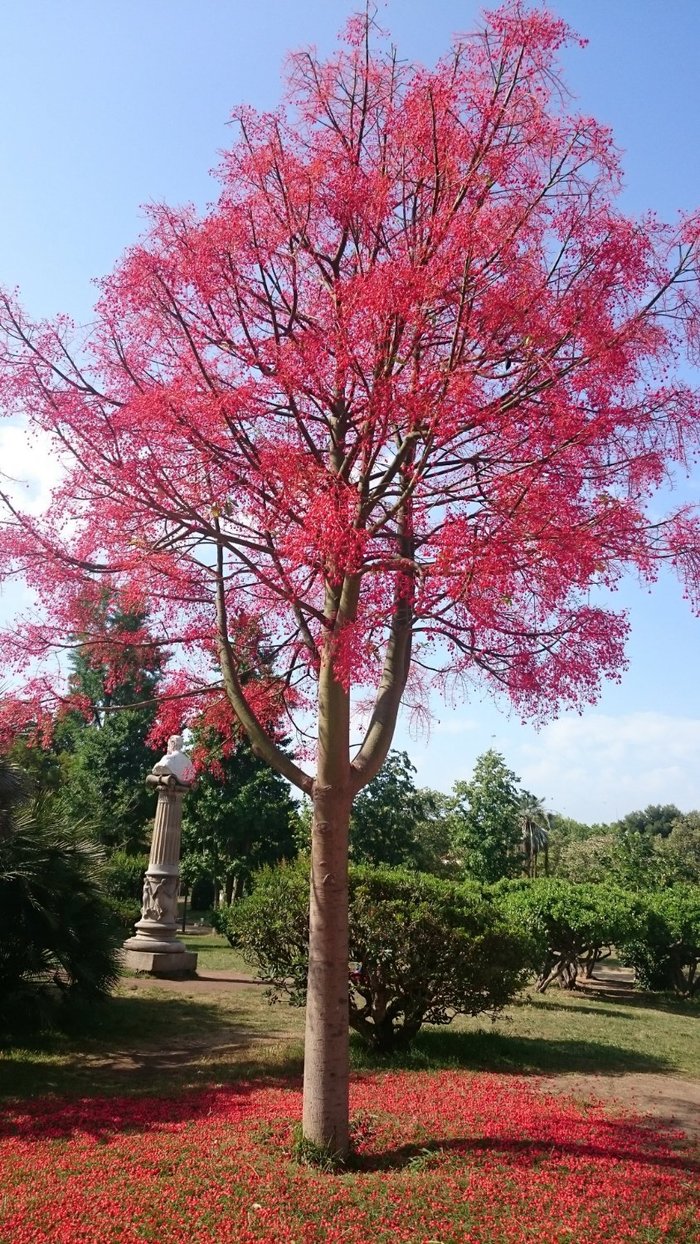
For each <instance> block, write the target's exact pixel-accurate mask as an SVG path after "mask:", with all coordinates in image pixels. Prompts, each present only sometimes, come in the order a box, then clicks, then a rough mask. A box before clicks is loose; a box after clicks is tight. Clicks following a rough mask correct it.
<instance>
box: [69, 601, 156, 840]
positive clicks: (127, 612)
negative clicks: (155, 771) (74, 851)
mask: <svg viewBox="0 0 700 1244" xmlns="http://www.w3.org/2000/svg"><path fill="white" fill-rule="evenodd" d="M83 611H84V612H83V626H82V629H81V630H80V631H79V632H78V633H77V634H76V636H75V643H76V647H75V648H74V649H73V650H72V651H71V652H70V657H69V665H70V675H69V692H70V696H71V699H70V701H69V702H70V703H71V704H75V705H77V706H78V707H79V711H77V710H75V709H74V710H73V711H69V712H68V713H63V714H62V715H61V716H60V717H59V721H58V723H57V725H56V727H55V730H54V738H55V745H56V746H57V747H60V748H63V750H64V753H65V754H64V755H63V758H62V759H63V765H62V769H63V774H62V782H61V788H60V795H61V802H62V803H63V804H64V805H65V808H66V810H67V812H68V814H69V815H72V816H73V817H75V818H76V819H78V820H80V821H82V822H84V823H85V824H86V825H89V827H90V831H91V833H92V834H94V836H95V837H96V838H97V839H98V841H99V842H101V843H102V844H103V845H104V846H105V847H106V848H107V850H109V851H115V850H116V851H126V852H131V853H134V854H138V853H139V852H142V851H144V849H145V846H146V842H147V839H148V831H149V828H150V822H151V821H152V819H153V796H152V793H151V792H150V791H149V790H148V788H147V787H146V785H145V781H144V779H145V777H146V774H147V773H148V772H149V770H150V769H151V768H152V766H153V764H154V763H155V761H156V760H157V759H158V752H157V751H155V750H154V748H153V745H152V743H150V742H149V734H150V731H151V728H152V726H153V722H154V719H155V716H156V711H157V699H156V697H157V693H158V684H159V682H160V679H161V677H162V665H163V658H162V655H161V653H160V650H159V646H158V644H157V643H155V642H154V638H153V635H152V634H151V632H150V630H149V626H148V614H147V611H146V610H145V609H143V608H139V607H138V605H136V603H135V602H133V601H129V600H122V599H120V594H119V593H109V592H107V591H106V590H104V589H103V591H102V593H101V594H100V596H99V597H98V598H97V600H96V601H93V602H91V603H90V604H89V605H88V604H85V605H84V606H83Z"/></svg>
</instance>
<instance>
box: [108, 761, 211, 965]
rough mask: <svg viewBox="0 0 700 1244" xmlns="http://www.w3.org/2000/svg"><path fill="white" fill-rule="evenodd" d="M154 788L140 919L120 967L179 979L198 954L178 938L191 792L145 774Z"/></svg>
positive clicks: (165, 778) (183, 785)
mask: <svg viewBox="0 0 700 1244" xmlns="http://www.w3.org/2000/svg"><path fill="white" fill-rule="evenodd" d="M146 781H147V782H148V784H149V785H151V786H155V787H156V788H157V790H158V803H157V806H156V819H155V825H154V827H153V839H152V842H151V854H150V858H149V861H148V868H147V869H146V875H145V877H144V879H143V903H142V907H141V919H140V920H139V921H137V923H136V926H135V928H136V933H135V936H134V937H130V938H128V939H127V941H125V943H124V952H123V963H124V966H125V967H126V968H129V969H131V970H132V971H134V972H150V973H152V974H153V975H154V976H170V975H172V976H181V975H183V974H185V973H191V972H195V971H196V969H197V955H196V954H194V953H193V952H192V951H188V950H187V949H186V948H185V946H184V945H183V944H182V942H180V941H178V938H177V895H178V890H179V887H180V878H179V865H180V836H181V833H182V801H183V798H184V796H185V795H186V794H187V791H188V790H189V789H190V787H189V783H186V782H180V781H178V779H177V778H176V777H175V776H174V775H173V774H163V773H149V775H148V777H147V778H146Z"/></svg>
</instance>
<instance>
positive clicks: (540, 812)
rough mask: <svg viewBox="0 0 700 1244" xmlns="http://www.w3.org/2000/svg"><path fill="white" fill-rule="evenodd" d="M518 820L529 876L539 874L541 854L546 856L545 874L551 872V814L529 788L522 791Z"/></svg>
mask: <svg viewBox="0 0 700 1244" xmlns="http://www.w3.org/2000/svg"><path fill="white" fill-rule="evenodd" d="M518 820H519V823H520V831H521V834H522V850H523V857H524V862H525V870H526V872H527V874H528V876H529V877H536V876H537V872H538V860H539V857H540V855H542V856H544V871H545V874H547V873H549V815H548V813H547V811H546V809H545V807H544V804H543V802H542V800H541V799H538V798H537V796H536V795H532V794H531V793H530V791H529V790H524V791H521V793H520V807H519V810H518Z"/></svg>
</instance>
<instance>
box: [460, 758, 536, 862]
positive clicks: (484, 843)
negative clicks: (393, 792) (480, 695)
mask: <svg viewBox="0 0 700 1244" xmlns="http://www.w3.org/2000/svg"><path fill="white" fill-rule="evenodd" d="M518 781H519V779H518V778H517V777H516V776H515V774H514V773H513V771H512V769H509V768H508V766H507V765H506V763H505V760H504V759H503V757H502V756H501V754H500V752H496V751H494V750H493V749H492V748H491V749H489V751H487V752H484V754H483V756H479V758H478V760H477V762H476V765H475V766H474V774H473V777H472V780H471V782H455V784H454V788H453V789H454V834H455V844H456V846H457V847H458V849H460V850H461V852H462V855H463V863H464V867H465V869H466V870H467V872H468V873H469V874H470V875H471V876H473V877H477V878H478V879H479V880H480V881H498V880H499V878H501V877H514V876H517V874H518V873H519V872H521V871H522V864H521V861H522V853H521V842H522V827H521V794H520V791H519V790H518V785H517V783H518Z"/></svg>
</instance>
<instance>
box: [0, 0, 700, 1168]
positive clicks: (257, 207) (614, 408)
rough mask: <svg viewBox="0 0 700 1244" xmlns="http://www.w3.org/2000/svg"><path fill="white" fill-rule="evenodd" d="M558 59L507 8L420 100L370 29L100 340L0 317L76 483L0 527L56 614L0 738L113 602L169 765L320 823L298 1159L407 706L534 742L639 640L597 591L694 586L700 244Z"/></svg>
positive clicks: (343, 1116)
mask: <svg viewBox="0 0 700 1244" xmlns="http://www.w3.org/2000/svg"><path fill="white" fill-rule="evenodd" d="M569 38H570V35H569V32H568V31H567V28H566V26H565V25H564V23H563V22H561V21H560V20H559V19H557V18H555V17H554V16H553V15H552V14H550V13H548V12H546V11H542V10H540V9H539V8H538V9H537V10H535V11H525V10H523V8H522V7H521V5H520V4H519V3H517V2H514V3H511V4H506V5H505V6H504V7H502V8H501V9H499V10H497V11H496V12H495V13H494V14H492V15H491V16H490V18H488V19H487V21H486V25H485V27H484V28H483V29H482V30H481V31H479V32H477V33H475V34H474V35H473V36H470V37H467V38H462V39H459V40H457V41H456V42H455V44H454V46H453V48H452V49H451V50H450V51H449V52H448V53H447V54H446V55H445V56H444V57H443V58H442V59H441V60H440V61H439V62H438V64H437V65H436V66H435V68H434V69H432V70H427V69H423V68H421V67H416V66H412V65H410V64H408V63H406V62H404V61H400V60H399V59H398V58H397V56H396V55H395V53H394V52H393V51H392V49H391V48H390V46H389V45H388V43H387V42H385V41H383V39H382V36H381V34H380V33H379V32H378V31H376V30H375V28H374V25H373V22H372V19H371V18H370V17H369V16H367V15H365V16H359V17H356V18H353V19H352V20H351V21H350V23H349V24H348V26H347V28H346V31H345V34H344V37H343V40H342V44H341V46H340V48H339V50H338V51H337V52H336V53H334V54H333V55H331V56H330V57H329V59H328V60H327V61H325V62H323V63H322V62H320V61H319V60H318V58H317V57H316V55H315V53H313V52H301V53H299V54H297V55H295V56H293V57H292V58H291V60H290V62H289V64H290V69H289V79H288V88H287V93H286V96H285V99H284V101H283V104H282V105H281V107H280V108H278V109H276V110H275V112H274V113H271V114H269V115H261V114H258V113H255V112H254V111H253V110H252V109H250V108H241V109H239V110H238V112H237V113H236V120H237V123H238V137H237V138H236V139H235V141H234V143H233V145H232V147H231V148H230V150H229V151H227V152H226V153H225V155H224V158H223V163H222V167H221V174H220V175H221V182H222V189H221V194H220V197H219V199H218V201H217V202H216V203H215V204H214V205H213V206H212V207H211V209H209V210H208V211H207V213H206V214H205V215H203V216H198V215H197V213H196V212H195V211H194V210H193V209H192V208H185V209H182V210H175V209H172V208H170V207H166V206H156V207H153V208H151V209H149V216H150V227H149V231H148V233H147V235H146V236H145V238H143V239H142V240H141V241H140V242H139V243H138V244H137V245H136V246H134V247H132V248H131V249H130V250H129V251H128V252H127V254H126V257H125V258H124V260H123V261H122V262H121V263H120V264H119V265H118V266H117V267H116V269H115V271H114V273H113V275H112V276H110V277H109V278H108V279H107V280H106V281H104V283H103V286H102V294H101V298H100V301H99V304H98V306H97V309H96V311H95V314H94V317H93V319H92V324H91V327H90V329H89V330H88V331H87V333H84V334H82V335H81V334H78V333H75V332H74V331H73V329H72V326H71V324H70V323H69V322H68V321H67V320H66V318H65V317H62V318H60V319H59V320H58V321H57V322H56V323H54V324H44V323H42V324H34V323H32V321H31V319H30V318H29V317H28V316H27V315H26V314H25V313H24V312H23V311H22V310H21V309H20V307H19V306H18V304H17V302H16V300H15V299H14V298H13V297H11V296H10V295H6V296H5V297H3V299H2V302H1V303H0V340H1V343H2V344H1V345H0V393H1V394H2V403H3V406H4V409H6V410H8V411H9V410H11V411H13V412H15V411H19V412H20V413H21V412H26V413H27V418H28V419H29V420H30V422H31V423H32V425H33V426H34V427H36V428H37V429H38V430H39V431H40V432H41V433H42V434H45V435H48V436H49V437H50V438H51V439H52V443H53V444H54V445H55V448H56V452H57V454H58V456H59V459H60V461H61V463H62V465H63V467H64V469H65V475H64V478H63V480H62V482H61V483H60V485H59V486H58V488H57V490H56V494H55V497H54V500H53V502H52V504H51V506H50V507H49V508H48V510H47V512H46V513H45V514H44V515H43V516H41V517H39V518H36V517H33V516H32V515H30V514H27V513H25V512H24V511H22V509H21V508H20V507H19V506H18V504H17V503H16V502H15V501H13V498H12V496H10V495H9V494H6V514H7V519H6V524H5V526H4V527H3V528H2V530H1V534H0V565H2V567H3V573H8V574H16V573H18V572H21V571H24V572H27V573H28V574H29V575H30V576H31V578H32V581H33V583H34V584H35V586H36V588H37V591H38V594H39V596H40V599H41V603H42V606H43V608H44V610H45V616H42V613H41V610H40V609H37V613H36V615H33V616H32V617H31V618H30V619H28V620H26V621H25V622H24V623H23V624H21V625H15V626H14V627H13V628H12V635H11V638H9V637H8V639H7V650H8V651H9V652H10V653H11V655H12V661H13V667H15V666H16V665H17V664H18V663H22V662H24V663H25V664H27V665H28V666H31V668H32V671H33V672H32V677H31V678H30V679H29V681H28V684H27V686H26V688H25V691H24V694H23V697H20V696H18V697H17V698H16V704H15V708H14V711H13V715H12V719H11V721H10V720H9V714H8V713H7V712H6V713H5V720H6V723H7V724H8V725H12V726H13V727H14V728H16V726H17V722H18V720H20V719H21V714H22V713H24V715H25V717H29V718H31V719H33V720H37V719H39V720H41V719H42V714H46V712H47V711H49V709H50V705H49V706H48V707H47V697H48V696H49V689H48V687H47V678H48V674H49V672H50V671H47V672H46V674H45V673H44V669H43V667H40V669H39V670H38V671H37V667H36V665H35V662H36V661H37V658H39V657H41V656H42V655H43V654H45V653H47V652H50V651H51V650H52V649H53V648H54V646H55V645H56V644H63V643H65V636H66V634H70V633H72V632H74V631H75V629H76V627H75V621H74V613H75V608H76V606H77V602H79V601H84V600H85V599H86V596H87V597H89V596H90V594H92V597H93V598H95V599H96V598H98V597H99V594H100V593H101V592H102V591H103V590H104V585H105V584H119V585H122V586H123V587H124V588H125V589H126V587H128V588H129V590H131V591H133V592H135V593H136V594H137V595H138V597H139V599H144V598H145V599H146V600H147V601H148V603H149V607H150V608H151V611H152V612H151V622H152V625H153V629H154V632H155V634H156V635H157V637H158V641H159V643H160V644H161V645H162V646H163V647H164V648H166V649H167V650H168V651H169V652H170V653H171V654H172V655H171V659H170V662H169V674H168V675H167V676H166V677H165V678H164V679H163V681H162V684H161V686H160V694H161V698H162V701H163V704H164V709H163V712H162V714H161V718H160V727H161V729H162V730H163V732H164V733H168V732H170V730H171V729H173V728H174V727H175V726H176V725H180V724H182V721H183V719H184V720H192V719H193V718H194V717H196V715H197V714H198V713H199V712H201V711H202V708H203V706H205V705H210V706H212V705H213V706H214V707H215V708H216V710H217V711H218V712H219V714H220V716H222V717H223V716H225V711H228V713H229V716H230V718H231V720H232V721H233V719H234V718H235V719H236V720H237V721H238V723H239V724H240V726H241V727H242V728H243V730H244V731H245V732H246V733H247V734H248V737H249V738H250V740H251V743H252V745H253V747H254V749H255V750H256V752H257V753H258V754H259V755H260V756H261V757H262V758H264V759H265V760H266V761H268V763H269V764H271V766H272V767H273V768H275V769H277V771H278V772H280V773H281V774H282V775H283V776H285V777H287V778H288V780H289V781H291V782H292V783H293V784H295V785H296V786H298V787H299V788H300V789H301V790H303V791H305V792H307V793H308V794H309V795H310V796H311V798H312V800H313V806H314V827H313V834H312V851H311V894H312V905H311V946H310V958H309V988H308V1007H307V1039H306V1055H305V1057H306V1072H305V1101H304V1129H305V1134H306V1136H307V1137H308V1138H309V1139H311V1140H312V1141H313V1142H315V1143H317V1144H320V1145H328V1146H330V1147H332V1148H334V1149H337V1150H339V1151H344V1150H345V1149H346V1148H347V1145H348V1130H347V1120H348V1105H347V1103H348V1045H347V991H346V988H345V985H346V971H347V950H348V932H347V853H348V824H349V818H350V809H351V805H352V801H353V798H354V797H355V796H356V795H357V794H358V792H359V791H360V790H361V789H362V788H363V786H365V785H366V784H367V783H368V782H370V781H371V780H372V778H373V777H374V776H375V775H376V774H377V773H378V772H379V769H380V768H381V766H382V764H383V762H384V760H385V759H386V756H387V754H388V751H389V748H390V746H391V741H392V736H393V732H394V728H395V723H396V718H397V714H398V711H399V706H400V704H401V702H402V700H404V701H405V702H407V703H408V704H409V705H410V704H413V705H415V704H416V703H417V701H418V700H419V699H421V698H422V697H424V696H425V694H426V692H427V690H428V688H429V686H430V680H431V678H432V677H433V675H435V677H437V679H438V683H439V685H440V686H444V685H445V677H446V676H449V677H448V683H449V685H450V686H453V685H454V680H455V679H456V680H457V681H458V682H466V683H467V684H469V683H470V682H471V681H472V680H473V679H476V678H477V677H478V678H481V679H483V680H485V683H486V685H487V686H488V687H490V688H491V689H496V690H498V691H499V692H502V693H505V694H506V695H508V696H509V697H510V699H511V700H512V702H513V703H514V705H515V707H516V709H517V710H518V711H519V712H521V713H523V714H525V715H540V716H544V715H547V714H549V713H551V712H552V711H553V710H554V709H555V707H556V706H557V705H561V704H580V703H588V702H590V701H591V700H592V699H593V698H594V696H595V694H596V690H597V688H598V687H599V684H600V681H601V679H603V678H605V677H607V676H614V675H615V674H617V672H618V671H619V669H620V667H621V664H622V661H623V650H624V641H625V637H626V632H627V623H626V621H625V618H624V616H623V615H622V614H616V613H614V612H613V611H611V610H610V609H607V608H604V607H603V606H602V605H601V604H597V603H596V599H597V598H596V589H597V587H598V586H599V585H604V586H605V587H610V586H612V585H614V584H615V583H616V582H617V581H618V580H619V578H620V576H621V575H622V574H623V573H624V572H625V570H626V569H627V568H629V567H632V568H636V569H638V570H639V572H640V573H641V574H642V575H646V576H649V577H653V575H654V571H655V567H656V565H657V564H658V563H659V561H661V560H664V559H665V560H668V561H670V562H672V563H673V564H674V565H676V566H677V567H678V568H679V569H680V570H681V571H684V572H687V579H688V583H689V590H690V591H691V592H694V591H695V589H696V588H697V586H698V582H697V580H698V576H699V572H700V559H699V558H698V554H697V550H698V525H697V519H696V516H695V515H693V514H691V513H690V512H689V511H688V510H687V509H682V510H679V511H678V512H677V513H674V514H671V515H670V516H669V517H668V518H666V519H665V520H663V521H661V520H660V519H659V516H658V512H657V510H656V509H654V510H653V511H650V510H649V502H650V499H651V497H652V496H653V494H654V492H655V490H656V488H657V486H658V485H659V483H660V482H661V481H663V480H665V479H666V470H667V466H670V465H672V463H673V462H674V461H676V460H678V459H679V458H682V457H683V455H684V453H685V452H686V451H687V450H689V449H690V447H691V443H692V442H693V440H694V436H695V433H696V431H697V396H696V394H695V392H694V391H693V390H692V389H691V388H690V386H689V384H688V383H687V382H684V381H682V380H681V379H680V378H678V372H677V367H676V364H677V359H678V357H679V355H681V354H683V355H685V354H687V352H688V350H689V349H690V350H691V351H692V349H693V348H694V347H695V346H696V345H697V323H698V319H697V311H698V286H697V281H696V264H697V259H698V247H699V245H700V241H699V235H700V217H697V216H687V217H685V218H683V219H681V220H679V221H678V222H677V223H676V224H674V225H672V226H665V225H663V224H661V223H660V222H658V221H657V220H656V219H655V218H651V219H634V220H632V219H628V218H626V217H625V216H624V215H623V214H622V213H621V212H620V210H619V209H618V208H617V206H616V204H615V193H616V189H617V186H618V183H619V163H618V157H617V154H616V151H615V148H614V146H613V143H612V138H611V136H610V134H609V133H608V131H607V130H605V129H603V128H602V127H601V126H599V125H598V124H596V122H595V121H594V120H591V119H590V118H589V117H582V116H579V115H577V114H575V113H574V112H572V111H567V106H566V104H565V103H564V101H563V98H562V94H561V91H560V87H559V81H560V79H559V69H558V51H559V49H560V47H561V46H562V44H564V43H565V42H566V41H567V40H568V39H569ZM261 632H262V633H263V634H264V636H265V638H266V641H267V643H268V646H269V650H270V653H271V659H270V669H269V676H268V677H267V678H266V679H264V680H256V681H253V682H251V683H250V684H248V685H246V684H245V683H244V682H243V681H242V676H241V675H242V671H243V670H245V669H246V668H247V667H248V665H249V657H250V652H251V649H252V648H254V647H255V645H257V643H258V641H259V636H260V633H261ZM214 658H215V659H216V662H217V664H218V673H216V674H213V673H212V660H213V659H214ZM412 671H413V676H411V675H412ZM353 696H354V697H355V698H354V703H353V700H352V697H353ZM224 699H225V701H226V704H227V705H228V710H225V708H224V706H223V704H222V701H223V700H224ZM271 703H273V704H275V705H276V706H278V707H280V708H281V709H282V710H283V711H284V712H286V713H288V714H289V716H290V719H291V720H292V721H293V722H297V723H298V724H299V727H300V729H301V730H302V745H301V746H300V748H299V750H298V752H297V753H296V756H295V757H293V756H290V755H289V754H288V752H287V751H285V750H284V749H283V748H282V747H281V746H280V744H279V739H278V737H277V736H276V734H275V733H274V732H273V733H271V732H270V731H269V730H267V729H266V728H265V725H264V722H265V721H266V720H269V717H270V714H269V706H270V704H271ZM351 704H353V708H354V709H355V710H356V711H357V717H356V718H354V720H356V721H357V720H361V718H360V712H361V711H362V714H363V724H364V727H365V728H364V731H363V733H362V734H361V738H360V743H359V746H358V747H357V748H354V749H353V750H352V751H351V750H350V740H351V731H350V723H351ZM273 716H274V714H273ZM310 723H312V726H311V735H312V738H314V740H315V743H314V761H313V764H312V765H311V767H309V768H307V767H305V765H306V761H307V759H308V755H309V750H310V748H309V736H308V730H309V725H310ZM303 732H306V733H303Z"/></svg>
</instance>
